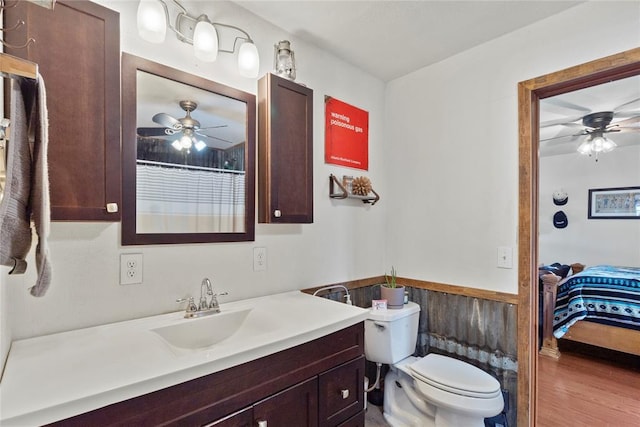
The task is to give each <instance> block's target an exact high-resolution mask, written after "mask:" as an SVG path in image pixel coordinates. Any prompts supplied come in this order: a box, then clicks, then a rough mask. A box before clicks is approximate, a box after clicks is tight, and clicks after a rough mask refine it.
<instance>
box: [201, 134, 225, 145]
mask: <svg viewBox="0 0 640 427" xmlns="http://www.w3.org/2000/svg"><path fill="white" fill-rule="evenodd" d="M196 135H200V136H204V137H205V138H211V139H217V140H218V141H222V142H227V143H229V144H234V142H233V141H229V140H228V139H224V138H218V137H217V136H212V135H205V134H203V133H200V132H196Z"/></svg>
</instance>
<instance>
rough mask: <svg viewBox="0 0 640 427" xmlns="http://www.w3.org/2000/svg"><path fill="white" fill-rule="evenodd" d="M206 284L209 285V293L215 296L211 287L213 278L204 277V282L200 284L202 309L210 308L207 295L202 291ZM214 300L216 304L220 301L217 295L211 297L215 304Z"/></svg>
mask: <svg viewBox="0 0 640 427" xmlns="http://www.w3.org/2000/svg"><path fill="white" fill-rule="evenodd" d="M205 286H206V287H207V295H212V296H213V289H212V288H211V280H209V278H207V277H205V278H204V279H202V283H201V284H200V310H206V309H208V308H210V307H209V304H208V303H207V297H206V296H205V294H204V292H202V290H203V289H204V287H205ZM214 300H215V301H216V305H218V301H217V300H216V297H212V298H211V303H212V304H213V301H214Z"/></svg>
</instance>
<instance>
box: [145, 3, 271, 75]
mask: <svg viewBox="0 0 640 427" xmlns="http://www.w3.org/2000/svg"><path fill="white" fill-rule="evenodd" d="M172 4H175V5H176V6H177V7H178V8H179V9H180V11H179V12H178V14H177V15H176V24H175V26H174V25H172V24H171V21H170V14H169V8H168V7H167V2H166V1H165V0H140V3H139V4H138V15H137V18H138V21H137V23H138V33H139V34H140V37H142V38H143V39H144V40H146V41H148V42H151V43H163V42H164V39H165V36H166V33H167V27H169V28H170V29H171V31H173V32H174V33H175V34H176V36H177V37H178V40H180V41H181V42H184V43H187V44H191V45H193V54H194V55H195V57H196V58H198V59H199V60H201V61H204V62H213V61H215V60H216V58H217V57H218V52H224V53H231V54H233V53H235V51H236V45H237V43H238V41H239V40H241V41H243V42H242V44H241V45H240V49H239V50H238V71H239V73H240V75H241V76H243V77H248V78H254V79H255V78H256V77H258V69H259V68H260V57H259V55H258V48H257V47H256V45H255V44H254V43H253V40H251V36H249V34H248V33H247V32H246V31H244V30H243V29H241V28H238V27H236V26H234V25H228V24H222V23H220V22H211V20H210V19H209V17H208V16H207V15H205V14H202V15H200V16H198V17H197V18H195V17H193V16H190V15H189V12H188V11H187V9H185V8H184V6H182V4H180V2H179V1H178V0H173V2H172ZM223 28H224V29H230V30H232V31H236V32H239V33H241V35H236V37H235V38H234V39H233V46H232V47H231V48H230V49H222V48H221V47H220V43H219V33H218V31H220V29H223Z"/></svg>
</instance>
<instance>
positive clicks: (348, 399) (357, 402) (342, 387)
mask: <svg viewBox="0 0 640 427" xmlns="http://www.w3.org/2000/svg"><path fill="white" fill-rule="evenodd" d="M318 388H319V390H320V391H319V393H320V396H319V402H320V408H319V415H320V426H321V427H325V426H326V427H329V426H336V425H338V424H339V423H341V422H343V421H345V420H347V419H349V418H350V417H352V416H353V415H355V414H357V413H358V412H360V411H362V410H363V409H364V356H361V357H359V358H357V359H355V360H352V361H351V362H347V363H344V364H342V365H340V366H337V367H335V368H333V369H331V370H329V371H327V372H324V373H322V374H320V377H319V387H318Z"/></svg>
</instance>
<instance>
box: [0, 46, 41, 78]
mask: <svg viewBox="0 0 640 427" xmlns="http://www.w3.org/2000/svg"><path fill="white" fill-rule="evenodd" d="M0 73H2V76H3V77H10V78H14V77H26V78H28V79H34V80H36V79H37V78H38V64H36V63H34V62H31V61H27V60H26V59H22V58H18V57H16V56H12V55H9V54H8V53H2V52H0Z"/></svg>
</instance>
